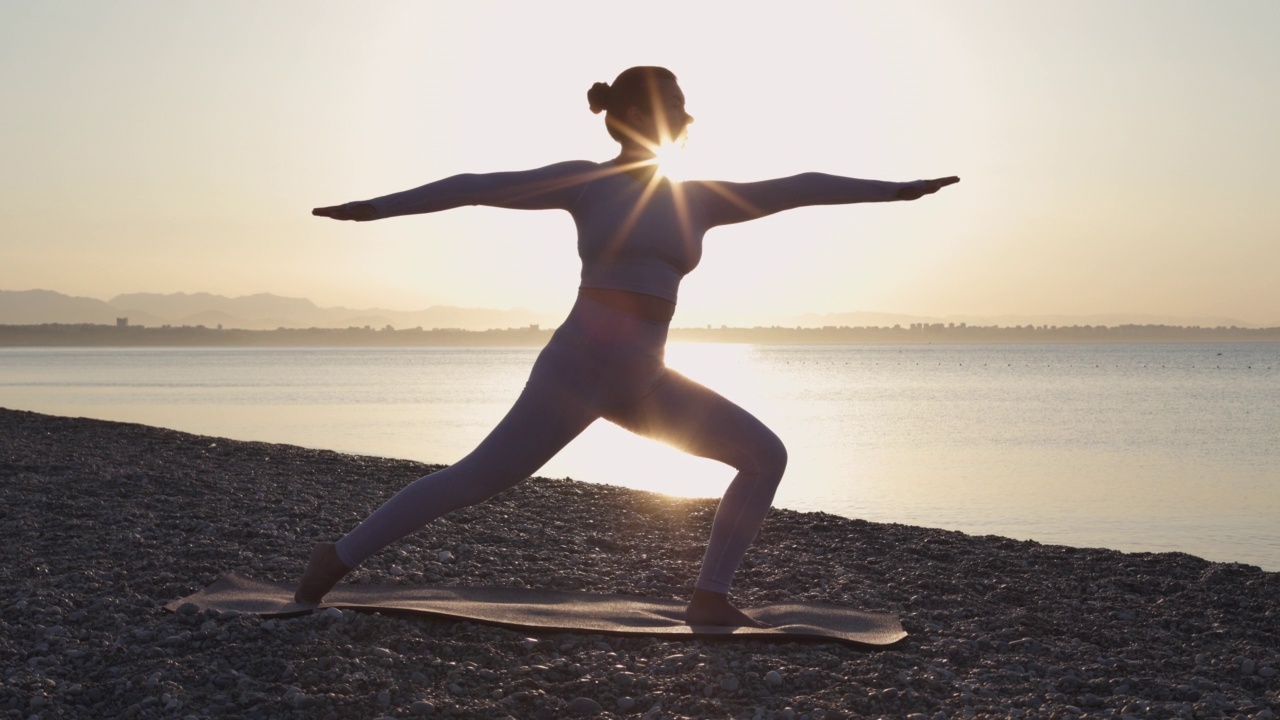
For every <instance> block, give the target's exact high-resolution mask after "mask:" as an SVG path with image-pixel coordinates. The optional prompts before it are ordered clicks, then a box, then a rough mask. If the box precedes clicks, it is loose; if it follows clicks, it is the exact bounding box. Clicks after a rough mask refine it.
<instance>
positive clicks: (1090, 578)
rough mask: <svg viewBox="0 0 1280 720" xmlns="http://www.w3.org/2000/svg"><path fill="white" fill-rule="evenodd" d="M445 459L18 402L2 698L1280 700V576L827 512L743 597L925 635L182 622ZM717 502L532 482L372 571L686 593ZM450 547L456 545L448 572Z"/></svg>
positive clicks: (367, 702)
mask: <svg viewBox="0 0 1280 720" xmlns="http://www.w3.org/2000/svg"><path fill="white" fill-rule="evenodd" d="M436 467H439V466H429V465H422V464H420V463H414V462H409V461H403V460H390V459H383V458H372V457H362V456H355V455H344V454H341V453H336V452H331V451H323V450H310V449H304V448H299V447H294V446H286V445H273V444H267V443H260V442H243V441H233V440H225V439H220V438H209V437H203V436H197V435H190V434H186V433H181V432H177V431H172V430H164V429H158V428H151V427H147V426H142V425H133V424H126V423H116V422H108V421H98V420H85V419H73V418H63V417H56V416H49V415H40V414H36V413H30V412H22V411H12V410H4V409H0V494H2V499H3V504H2V505H0V512H2V513H3V515H2V516H0V527H2V528H3V531H4V536H3V539H4V541H5V543H6V546H7V547H8V548H9V549H10V561H9V562H8V563H7V564H5V565H4V566H3V567H2V568H0V628H2V629H3V631H2V632H0V638H3V640H0V642H3V643H4V645H3V646H0V651H3V653H4V657H5V658H6V659H5V660H3V661H0V668H2V670H3V673H2V674H3V684H0V711H15V710H16V711H18V712H19V714H18V715H17V716H19V717H24V718H25V717H28V716H29V715H32V714H34V715H38V716H40V717H42V718H56V717H81V716H85V717H111V716H122V717H141V718H150V717H157V718H158V717H182V718H185V717H187V716H192V717H196V718H205V717H218V716H223V715H242V716H244V717H264V718H265V717H273V716H278V717H293V716H300V717H317V718H324V717H331V718H335V719H337V718H348V717H350V718H357V717H374V716H378V715H383V716H388V717H411V716H414V715H413V713H415V712H424V713H428V714H426V715H424V716H425V717H450V716H457V717H476V716H478V717H502V716H504V715H510V716H513V717H518V718H523V717H545V718H556V717H562V716H566V715H569V714H570V713H571V712H574V711H576V710H582V709H586V710H588V711H592V712H593V713H594V714H591V713H589V714H588V715H587V716H595V717H608V718H612V717H651V718H658V717H699V716H705V717H735V718H736V717H747V718H754V717H761V718H772V717H778V718H782V717H792V718H801V717H804V716H806V715H807V716H808V717H809V718H810V720H819V718H827V719H831V718H845V717H848V718H853V717H880V716H883V717H905V716H908V715H911V714H913V713H920V714H922V716H923V717H926V718H934V717H937V716H938V713H939V712H942V713H943V717H948V718H955V717H1014V716H1027V717H1067V716H1088V717H1143V718H1148V717H1192V716H1200V717H1210V716H1217V715H1226V716H1236V715H1243V716H1245V717H1254V718H1274V717H1275V716H1276V715H1277V714H1280V678H1278V677H1277V673H1276V670H1277V668H1280V653H1278V652H1277V648H1280V573H1276V572H1265V571H1262V570H1260V569H1258V568H1256V567H1254V566H1249V565H1241V564H1234V563H1216V562H1209V561H1206V560H1203V559H1200V558H1196V557H1193V556H1190V555H1185V554H1180V553H1161V554H1153V553H1121V552H1118V551H1112V550H1103V549H1080V548H1073V547H1066V546H1052V545H1043V544H1040V543H1036V542H1033V541H1015V540H1010V539H1006V538H1000V537H996V536H970V535H965V534H963V533H960V532H955V531H945V530H935V529H929V528H918V527H910V526H905V525H896V524H879V523H870V522H865V521H860V520H850V519H845V518H840V517H836V516H833V515H827V514H823V513H801V512H795V511H787V510H774V511H773V512H771V513H770V516H769V518H768V519H767V520H766V522H765V526H764V528H763V529H762V530H761V532H760V535H759V536H758V537H757V539H756V542H755V544H754V546H753V549H752V551H751V552H750V553H749V554H748V557H747V560H746V562H745V563H744V565H743V567H742V569H741V570H740V571H739V573H738V576H737V578H736V581H735V586H734V592H733V597H734V598H735V601H736V602H738V603H739V604H740V605H744V606H750V605H752V604H755V603H759V602H765V601H777V600H789V599H794V600H810V601H816V602H826V603H831V604H838V605H846V606H851V607H858V608H861V609H866V610H896V611H899V612H900V613H901V615H902V620H903V624H904V626H905V627H906V628H907V630H908V632H909V633H910V635H909V636H908V638H907V639H906V640H904V641H903V642H902V643H900V644H899V645H897V646H895V647H894V648H892V649H890V650H884V651H878V652H864V651H859V650H854V649H850V648H847V647H844V646H839V645H833V644H825V643H762V642H755V641H730V642H715V641H669V640H663V639H659V638H618V637H607V636H598V635H579V634H571V633H557V634H539V635H532V636H527V635H525V634H523V633H521V632H517V631H510V630H505V629H500V628H491V627H485V626H480V625H475V624H471V623H461V622H446V621H437V620H420V619H408V618H397V617H391V616H378V615H357V614H354V613H350V612H343V613H341V617H337V618H330V617H326V616H324V615H323V614H319V613H317V614H313V615H308V616H303V617H299V618H291V619H287V620H274V621H271V620H262V619H260V618H254V617H227V618H221V619H219V618H211V617H205V616H202V615H197V616H181V615H171V614H168V613H164V612H162V611H161V610H160V609H159V608H160V606H161V605H163V604H164V603H166V602H168V601H170V600H173V599H175V598H177V597H180V596H183V595H186V594H189V593H191V592H193V591H195V590H197V589H199V588H201V587H204V586H205V585H208V584H209V583H211V582H212V581H213V580H215V579H216V578H217V577H218V576H220V575H221V574H223V573H225V572H230V571H236V572H241V573H244V574H247V575H250V576H253V577H257V578H261V579H265V580H293V579H296V578H297V576H298V575H299V574H300V573H301V570H302V566H303V564H304V563H305V559H306V555H307V552H308V551H309V549H310V546H311V544H312V543H313V542H315V541H317V540H324V539H334V538H336V537H338V536H340V535H341V534H342V533H343V532H345V531H346V530H348V529H349V528H350V527H351V526H352V525H354V523H355V522H358V521H359V520H360V519H361V518H362V517H363V516H364V515H365V514H366V513H367V512H369V511H370V510H372V509H373V508H374V507H376V506H377V505H378V504H379V503H380V502H381V501H382V500H383V499H385V498H386V497H388V496H389V495H390V494H392V493H394V492H395V491H397V490H399V488H400V487H402V486H403V485H404V484H406V483H407V482H409V481H410V480H411V479H412V478H414V477H417V476H419V475H421V474H424V473H425V472H428V471H430V470H431V469H433V468H436ZM322 498H323V499H325V502H323V503H322V502H321V499H322ZM714 508H715V501H714V500H685V499H676V498H670V497H666V496H661V495H656V494H651V493H645V492H642V491H636V490H628V489H623V488H619V487H614V486H608V485H597V484H594V483H582V482H576V481H572V480H551V479H546V478H534V479H532V480H530V481H527V482H525V483H523V484H521V485H519V486H517V487H516V488H513V489H512V490H510V491H507V492H505V493H503V494H501V495H499V496H497V497H496V498H494V499H492V500H490V501H488V502H486V503H483V504H481V505H478V506H474V507H472V508H467V509H465V510H462V511H459V512H457V513H453V514H452V515H450V516H447V517H446V518H444V519H442V520H440V521H437V522H436V523H434V524H433V525H431V526H428V527H427V528H425V529H424V530H423V531H421V532H419V533H417V534H415V535H412V536H410V537H409V538H406V539H405V540H404V541H402V542H400V543H397V544H395V545H393V546H392V547H390V548H388V549H386V550H384V551H383V552H382V553H381V554H379V555H377V556H375V557H374V558H372V559H370V561H369V562H367V563H366V564H365V565H364V566H363V567H362V568H361V569H360V570H358V571H357V572H356V573H354V574H353V579H354V581H355V582H375V583H387V582H393V583H404V584H411V583H430V584H445V585H516V586H519V585H528V586H537V587H546V588H551V589H573V590H588V591H598V592H609V593H619V594H629V595H647V596H653V597H661V598H671V599H682V600H683V599H687V597H688V594H689V592H690V591H691V588H692V582H693V579H694V577H695V575H696V572H697V566H698V564H699V562H700V561H701V556H702V547H703V543H704V542H705V538H706V534H707V531H708V528H709V524H710V520H711V517H712V515H713V513H714ZM444 551H448V552H449V553H451V555H452V558H451V559H448V558H447V559H446V560H445V561H443V562H442V561H441V560H440V555H441V553H442V552H444ZM770 672H775V673H777V675H776V676H770V675H769V673H770ZM767 677H768V678H775V679H776V677H781V679H782V682H781V683H776V682H770V681H769V680H768V679H766V678H767ZM427 705H430V707H431V709H430V710H428V709H427ZM415 708H417V710H415ZM597 708H598V711H596V710H597ZM757 708H759V709H760V712H759V714H757ZM295 713H296V715H295Z"/></svg>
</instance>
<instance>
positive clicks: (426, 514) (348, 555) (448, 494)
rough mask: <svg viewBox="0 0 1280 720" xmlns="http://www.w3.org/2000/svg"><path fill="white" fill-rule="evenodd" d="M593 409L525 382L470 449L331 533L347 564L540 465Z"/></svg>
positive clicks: (588, 419) (504, 486)
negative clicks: (341, 533) (343, 531)
mask: <svg viewBox="0 0 1280 720" xmlns="http://www.w3.org/2000/svg"><path fill="white" fill-rule="evenodd" d="M596 417H598V415H596V414H595V412H594V409H592V408H590V407H589V406H587V405H586V404H585V403H583V402H582V400H581V399H580V398H577V397H574V396H573V395H572V394H571V393H566V392H564V391H563V390H562V389H560V388H558V387H557V386H556V385H554V384H550V383H535V382H532V381H531V382H530V383H529V384H528V385H527V386H526V387H525V389H524V392H522V393H521V394H520V397H519V399H517V400H516V403H515V405H513V406H512V408H511V410H510V411H508V412H507V415H506V417H504V418H503V419H502V421H501V422H500V423H498V426H497V427H495V428H494V429H493V431H492V432H491V433H489V436H488V437H486V438H485V439H484V441H482V442H481V443H480V445H479V446H477V447H476V449H475V450H473V451H472V452H471V454H469V455H467V456H466V457H465V458H463V459H462V460H460V461H458V462H457V463H455V464H453V465H451V466H449V467H447V468H444V469H442V470H439V471H437V472H434V473H432V474H430V475H426V476H424V477H421V478H418V479H417V480H415V481H414V482H413V483H411V484H410V485H409V486H408V487H406V488H405V489H403V490H401V491H400V492H398V493H396V495H395V496H394V497H392V498H391V499H390V500H388V501H387V502H386V503H384V504H383V505H382V507H380V508H378V509H377V510H375V511H374V512H373V514H372V515H370V516H369V517H367V518H365V520H364V522H362V523H360V525H359V526H357V527H356V528H355V529H354V530H352V531H351V532H350V533H348V534H347V535H346V537H344V538H342V539H341V540H339V541H338V544H337V554H338V557H339V558H340V559H341V560H342V563H343V564H344V565H346V566H347V567H349V568H354V567H356V566H357V565H359V564H360V563H362V562H364V561H365V559H366V558H368V557H369V556H370V555H373V554H374V553H376V552H377V551H379V550H381V549H382V548H384V547H386V546H387V545H390V544H391V543H393V542H395V541H396V540H399V539H400V538H402V537H404V536H406V535H408V534H410V533H412V532H414V531H416V530H418V529H420V528H422V527H423V526H425V525H426V524H427V523H429V522H431V521H432V520H435V519H436V518H438V517H440V516H441V515H444V514H446V513H449V512H452V511H454V510H457V509H459V508H464V507H467V506H468V505H474V504H476V503H478V502H481V501H483V500H487V499H488V498H490V497H493V496H494V495H497V494H498V493H500V492H502V491H503V490H506V489H507V488H510V487H512V486H514V485H516V484H517V483H519V482H520V481H522V480H524V479H525V478H527V477H529V476H530V475H531V474H533V473H534V472H537V470H538V468H540V467H542V466H543V465H544V464H546V462H547V461H548V460H550V459H551V458H552V457H553V456H554V455H555V454H556V453H558V452H560V450H561V449H562V448H564V446H565V445H567V444H569V441H571V440H573V439H574V438H575V437H577V436H578V435H579V434H581V433H582V431H583V430H585V429H586V428H587V426H588V425H590V424H591V423H592V422H593V421H594V420H595V419H596Z"/></svg>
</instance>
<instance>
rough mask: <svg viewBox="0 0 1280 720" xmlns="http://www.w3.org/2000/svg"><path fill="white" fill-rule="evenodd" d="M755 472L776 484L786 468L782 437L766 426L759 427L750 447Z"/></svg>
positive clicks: (785, 453)
mask: <svg viewBox="0 0 1280 720" xmlns="http://www.w3.org/2000/svg"><path fill="white" fill-rule="evenodd" d="M751 455H752V461H753V464H754V465H755V468H754V470H755V472H756V473H758V474H760V475H762V476H764V477H767V478H771V479H772V480H773V482H774V483H775V484H776V483H777V482H778V481H779V480H781V479H782V473H783V472H784V471H785V470H786V469H787V446H786V445H784V444H783V442H782V438H780V437H778V435H777V433H775V432H773V431H772V430H770V429H769V428H767V427H763V426H762V427H761V429H760V432H759V433H757V435H756V438H755V440H754V442H753V443H752V447H751Z"/></svg>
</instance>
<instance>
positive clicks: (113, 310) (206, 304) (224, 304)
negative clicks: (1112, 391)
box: [0, 290, 1255, 330]
mask: <svg viewBox="0 0 1280 720" xmlns="http://www.w3.org/2000/svg"><path fill="white" fill-rule="evenodd" d="M120 317H127V318H129V324H131V325H145V326H148V327H155V326H159V325H176V326H181V325H192V326H194V325H204V326H205V327H217V326H219V325H221V326H223V327H225V328H241V329H245V330H274V329H276V328H280V327H284V328H347V327H364V326H366V325H367V326H370V327H376V328H383V327H386V326H388V325H390V326H392V327H394V328H397V329H407V328H414V327H421V328H423V329H425V330H431V329H434V328H456V329H460V330H493V329H499V330H501V329H506V328H520V327H527V326H529V325H534V324H538V325H554V324H556V323H558V322H559V321H560V319H561V318H560V317H559V316H552V315H547V314H544V313H537V312H534V311H532V310H528V309H525V308H516V309H512V310H490V309H485V308H460V307H451V306H444V305H441V306H436V307H431V308H427V309H426V310H386V309H383V308H366V309H352V308H345V307H330V308H324V307H319V306H318V305H316V304H315V303H313V302H312V301H310V300H307V299H306V298H291V297H282V296H280V295H272V294H270V293H258V294H256V295H244V296H241V297H226V296H223V295H213V294H211V293H170V294H159V293H130V294H126V295H117V296H116V297H114V298H111V300H109V301H107V302H104V301H102V300H96V299H94V298H86V297H72V296H70V295H63V294H62V293H58V292H53V291H51V290H24V291H11V290H0V325H40V324H43V323H92V324H96V325H112V324H115V322H116V318H120ZM678 322H679V321H678V320H677V324H678ZM912 323H930V324H933V323H955V324H956V325H959V324H960V323H965V324H968V325H979V326H984V327H989V326H1000V327H1011V326H1025V325H1035V326H1037V327H1038V326H1041V325H1056V326H1059V327H1069V326H1073V325H1076V326H1080V325H1095V326H1096V325H1102V326H1106V327H1115V326H1118V325H1175V326H1200V327H1208V328H1213V327H1232V326H1236V327H1255V324H1254V323H1246V322H1241V321H1240V320H1238V319H1235V318H1227V317H1175V316H1170V315H1136V314H1133V315H1126V314H1114V315H989V316H979V315H949V316H946V317H936V316H927V315H901V314H894V313H876V312H844V313H825V314H819V313H807V314H804V315H792V316H786V317H778V318H772V319H765V320H762V321H761V322H760V323H758V324H759V325H764V326H774V325H776V326H782V327H816V328H820V327H827V326H833V327H893V326H894V325H901V326H902V327H910V326H911V324H912Z"/></svg>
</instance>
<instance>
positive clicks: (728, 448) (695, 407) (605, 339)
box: [338, 297, 787, 593]
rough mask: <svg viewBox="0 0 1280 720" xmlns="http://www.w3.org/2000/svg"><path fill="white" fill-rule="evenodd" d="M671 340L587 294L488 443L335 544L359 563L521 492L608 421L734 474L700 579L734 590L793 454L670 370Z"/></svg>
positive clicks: (348, 560)
mask: <svg viewBox="0 0 1280 720" xmlns="http://www.w3.org/2000/svg"><path fill="white" fill-rule="evenodd" d="M666 339H667V325H666V324H665V323H651V322H646V321H644V320H640V319H637V318H634V317H632V316H630V315H628V314H626V313H623V312H621V311H618V310H615V309H613V308H611V307H608V306H607V305H603V304H601V303H598V302H596V301H594V300H591V299H589V298H584V297H579V298H578V301H577V303H576V304H575V305H574V307H573V310H572V312H570V313H569V317H568V319H566V320H565V323H564V324H563V325H562V326H561V327H560V328H559V329H558V330H556V332H555V334H554V335H553V336H552V338H551V342H550V343H548V344H547V347H546V348H544V349H543V351H542V353H541V354H539V355H538V360H537V362H536V363H534V366H533V370H532V371H531V372H530V374H529V381H528V383H526V384H525V388H524V391H523V392H522V393H520V397H519V399H517V400H516V402H515V405H513V406H512V408H511V410H510V411H509V412H508V413H507V415H506V417H504V418H503V419H502V421H501V422H500V423H498V426H497V427H496V428H494V429H493V431H492V432H491V433H489V436H488V437H486V438H485V439H484V440H483V441H482V442H481V443H480V445H479V446H478V447H476V449H475V450H473V451H472V452H471V454H469V455H467V456H466V457H465V458H463V459H462V460H460V461H459V462H457V463H455V464H454V465H452V466H450V467H447V468H444V469H442V470H440V471H438V472H435V473H432V474H430V475H426V476H424V477H421V478H418V479H417V480H415V481H414V482H413V483H411V484H410V485H409V486H407V487H405V488H404V489H403V490H401V491H400V492H399V493H396V495H395V496H394V497H392V498H391V499H390V500H388V501H387V502H386V503H385V504H383V506H382V507H380V508H378V509H377V510H375V511H374V512H373V514H372V515H370V516H369V517H367V518H365V520H364V521H363V522H361V523H360V525H359V526H357V527H356V528H355V529H354V530H352V531H351V532H350V533H348V534H347V535H346V536H345V537H343V538H342V539H341V540H339V541H338V557H339V558H340V559H341V560H342V562H343V563H344V564H345V565H346V566H347V567H351V568H354V567H356V566H357V565H359V564H360V563H362V562H364V560H365V559H366V558H368V557H369V556H370V555H373V554H374V553H376V552H377V551H379V550H381V549H382V548H384V547H386V546H387V545H389V544H391V543H393V542H395V541H396V540H399V539H400V538H402V537H404V536H406V535H408V534H409V533H412V532H414V531H416V530H418V529H420V528H422V527H423V526H424V525H426V524H427V523H429V522H431V521H432V520H434V519H436V518H438V517H440V516H441V515H444V514H446V513H448V512H451V511H453V510H457V509H459V508H463V507H467V506H468V505H473V504H475V503H478V502H481V501H482V500H485V499H487V498H490V497H492V496H494V495H496V494H498V493H500V492H502V491H503V490H506V489H507V488H510V487H512V486H514V485H516V484H517V483H519V482H521V481H523V480H524V479H525V478H527V477H529V476H530V475H532V474H533V473H535V472H537V470H538V469H539V468H540V467H542V465H543V464H544V463H546V462H547V461H548V460H550V459H551V458H552V457H553V456H554V455H555V454H556V453H558V452H559V451H560V449H561V448H563V447H564V446H565V445H567V444H569V441H571V440H573V439H574V438H575V437H577V436H578V434H579V433H581V432H582V431H583V430H585V429H586V428H587V426H588V425H590V424H591V423H593V422H595V420H596V419H597V418H601V417H603V418H606V419H608V420H610V421H612V422H614V423H617V424H618V425H620V426H622V427H624V428H627V429H628V430H631V431H632V432H635V433H638V434H640V435H644V436H646V437H651V438H655V439H658V440H661V441H663V442H666V443H669V444H671V445H673V446H675V447H677V448H680V449H681V450H684V451H685V452H688V453H692V454H694V455H698V456H700V457H706V458H711V459H713V460H719V461H720V462H723V463H726V464H728V465H730V466H732V467H733V468H735V469H736V470H737V471H738V474H737V476H736V477H734V479H733V482H732V483H730V484H729V488H728V490H726V491H725V494H724V498H723V499H722V500H721V501H720V507H719V509H718V510H717V511H716V517H715V521H714V523H713V525H712V528H711V539H710V541H709V542H708V544H707V551H706V556H705V557H704V558H703V561H702V572H701V573H700V574H699V576H698V581H697V583H696V587H698V588H700V589H703V590H710V591H712V592H720V593H726V592H728V591H729V585H730V583H731V582H732V580H733V574H734V572H735V571H736V570H737V569H738V565H739V564H740V563H741V562H742V557H743V555H744V554H745V553H746V551H747V547H748V546H750V545H751V541H752V540H753V539H754V538H755V535H756V531H757V530H759V528H760V524H761V523H762V522H764V517H765V515H766V514H767V513H768V512H769V507H770V505H772V503H773V495H774V491H775V490H776V489H777V487H778V482H779V481H780V480H781V479H782V472H783V470H784V469H785V468H786V464H787V451H786V448H784V447H783V445H782V441H781V440H779V439H778V436H777V435H775V434H774V433H773V432H772V431H771V430H769V428H767V427H765V426H764V424H763V423H761V422H760V421H759V420H757V419H756V418H755V417H754V416H753V415H751V414H750V413H748V412H747V411H746V410H743V409H742V408H740V407H738V406H737V405H735V404H733V403H732V402H729V401H728V400H726V399H725V398H724V397H722V396H720V395H719V394H718V393H715V392H713V391H712V390H710V389H708V388H706V387H703V386H702V385H699V384H698V383H695V382H693V381H692V380H689V379H688V378H686V377H684V376H683V375H680V374H679V373H676V372H674V371H671V370H668V369H666V368H665V366H664V365H663V347H664V345H665V343H666Z"/></svg>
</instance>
